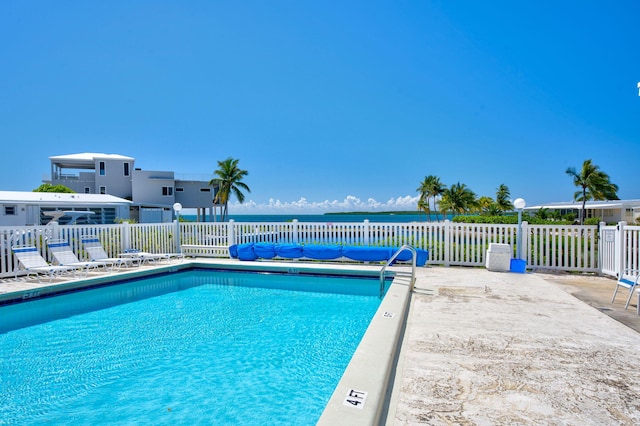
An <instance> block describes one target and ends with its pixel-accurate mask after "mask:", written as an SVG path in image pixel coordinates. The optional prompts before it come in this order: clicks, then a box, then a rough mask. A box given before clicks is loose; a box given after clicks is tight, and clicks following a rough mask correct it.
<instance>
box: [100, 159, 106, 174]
mask: <svg viewBox="0 0 640 426" xmlns="http://www.w3.org/2000/svg"><path fill="white" fill-rule="evenodd" d="M99 167H100V176H104V175H105V168H104V161H101V162H100V166H99Z"/></svg>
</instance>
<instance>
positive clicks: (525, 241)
mask: <svg viewBox="0 0 640 426" xmlns="http://www.w3.org/2000/svg"><path fill="white" fill-rule="evenodd" d="M520 238H522V241H521V245H520V249H521V250H523V251H524V253H520V258H521V259H522V260H524V261H525V262H527V263H529V256H530V253H531V250H529V222H527V221H526V220H525V221H523V222H522V229H521V231H520Z"/></svg>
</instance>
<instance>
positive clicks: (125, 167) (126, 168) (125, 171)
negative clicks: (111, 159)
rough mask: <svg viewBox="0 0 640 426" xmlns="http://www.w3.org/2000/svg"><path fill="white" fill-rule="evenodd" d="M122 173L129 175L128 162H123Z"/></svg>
mask: <svg viewBox="0 0 640 426" xmlns="http://www.w3.org/2000/svg"><path fill="white" fill-rule="evenodd" d="M124 175H125V176H129V163H124Z"/></svg>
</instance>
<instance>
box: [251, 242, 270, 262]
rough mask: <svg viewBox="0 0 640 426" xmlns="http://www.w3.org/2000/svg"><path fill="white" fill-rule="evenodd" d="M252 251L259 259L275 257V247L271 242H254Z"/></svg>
mask: <svg viewBox="0 0 640 426" xmlns="http://www.w3.org/2000/svg"><path fill="white" fill-rule="evenodd" d="M253 252H254V253H255V255H256V257H259V258H260V259H273V258H274V257H276V249H275V246H274V244H273V243H255V244H254V245H253Z"/></svg>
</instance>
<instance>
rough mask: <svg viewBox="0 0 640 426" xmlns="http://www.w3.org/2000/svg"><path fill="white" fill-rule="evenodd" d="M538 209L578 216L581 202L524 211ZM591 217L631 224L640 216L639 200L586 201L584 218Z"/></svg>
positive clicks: (549, 204)
mask: <svg viewBox="0 0 640 426" xmlns="http://www.w3.org/2000/svg"><path fill="white" fill-rule="evenodd" d="M540 209H548V210H557V211H559V212H560V214H562V215H565V214H569V213H573V214H575V215H576V217H579V214H580V210H581V209H582V202H576V201H569V202H559V203H547V204H540V205H538V206H527V207H525V211H528V212H531V213H535V212H536V211H538V210H540ZM592 217H597V218H598V219H600V221H601V222H606V223H616V222H621V221H625V222H627V223H629V224H633V223H635V220H636V219H637V218H639V217H640V200H606V201H587V203H586V205H585V215H584V218H585V219H589V218H592Z"/></svg>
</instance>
